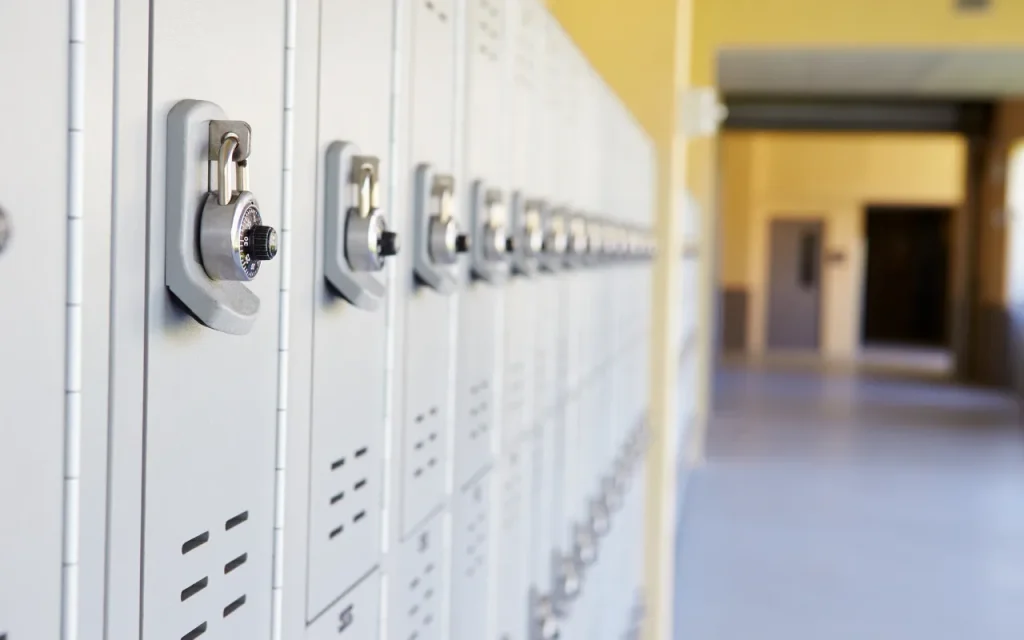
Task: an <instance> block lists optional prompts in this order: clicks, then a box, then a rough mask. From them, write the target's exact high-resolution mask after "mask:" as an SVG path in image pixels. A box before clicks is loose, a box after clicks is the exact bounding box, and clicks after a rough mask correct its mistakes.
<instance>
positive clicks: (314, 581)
mask: <svg viewBox="0 0 1024 640" xmlns="http://www.w3.org/2000/svg"><path fill="white" fill-rule="evenodd" d="M309 8H310V9H313V7H312V6H310V7H309ZM394 18H395V16H394V3H392V2H380V3H374V4H373V5H370V6H367V5H365V4H364V3H361V2H357V1H356V0H332V1H330V2H323V3H321V4H320V8H319V19H320V29H319V33H318V37H317V38H315V39H311V40H309V41H300V45H299V46H300V47H305V46H309V45H311V44H312V43H317V42H318V43H319V46H318V51H317V54H318V56H319V60H320V61H321V63H320V64H319V65H317V67H316V68H317V74H318V82H317V85H316V86H317V93H316V96H317V97H318V99H319V103H318V105H317V110H316V116H315V118H316V122H317V127H316V133H315V135H316V146H315V154H316V159H317V163H316V167H317V168H316V184H315V203H316V212H317V216H316V224H315V227H313V228H308V229H306V228H305V227H304V230H305V231H306V232H307V234H309V235H307V239H306V240H305V242H304V244H305V246H309V245H308V242H309V241H310V240H312V246H313V247H314V248H315V258H314V261H313V265H312V267H313V269H312V273H309V272H308V271H307V272H305V273H303V275H304V276H306V277H309V278H311V279H312V281H313V292H312V298H313V317H312V325H313V326H312V340H311V343H310V346H311V355H310V358H311V364H312V374H311V375H312V380H311V382H312V400H311V407H310V423H311V435H310V442H309V461H310V465H311V466H310V469H309V483H310V487H309V525H308V527H309V530H308V540H309V549H308V557H307V561H306V562H307V571H308V587H307V589H308V610H307V616H309V619H312V618H313V617H315V616H317V615H318V614H319V613H320V612H321V611H323V610H324V609H325V608H326V607H327V606H329V605H330V604H331V603H332V602H333V601H334V600H335V599H337V598H338V597H339V596H340V595H341V594H342V593H344V592H346V591H347V590H348V589H350V588H352V587H353V585H355V584H356V583H357V582H358V581H359V580H361V579H362V578H363V577H364V576H365V575H366V574H367V573H368V572H369V571H371V570H372V569H373V568H375V567H376V566H377V565H378V564H379V562H380V554H381V544H380V533H381V517H382V513H381V507H382V491H383V487H382V481H383V471H384V468H383V456H384V451H383V448H384V433H385V415H384V412H385V406H386V403H385V400H386V399H385V395H384V393H385V389H386V385H387V378H386V376H387V373H388V366H387V339H388V324H387V317H386V304H385V303H386V296H387V279H386V275H385V266H386V265H387V264H388V263H390V261H391V259H390V257H389V255H386V254H387V253H388V252H387V251H383V250H384V249H385V246H384V245H385V244H386V243H387V242H393V241H394V239H395V238H394V237H393V236H388V235H387V234H393V233H395V232H394V231H393V229H396V228H397V227H398V226H400V225H399V223H398V222H397V221H396V220H394V218H395V217H396V216H397V215H398V213H399V210H398V209H396V208H394V207H392V206H391V202H390V194H389V193H388V191H389V190H388V188H387V186H388V184H389V180H390V178H391V171H392V168H391V167H392V164H391V163H392V158H391V152H390V129H391V117H390V110H389V109H388V108H387V107H388V105H389V104H390V100H391V82H392V75H393V72H394V64H395V61H394V50H395V47H394V42H393V37H392V25H393V21H394ZM322 61H331V62H330V63H329V64H324V63H323V62H322ZM301 62H302V63H303V64H310V65H312V64H314V59H313V57H312V56H309V57H303V58H301ZM353 87H358V90H359V99H358V100H353V99H352V90H353ZM302 97H303V98H307V99H308V98H312V96H311V95H306V94H304V95H303V96H302ZM299 108H300V109H302V111H301V113H302V114H303V115H305V114H306V113H308V111H307V110H306V109H305V107H304V106H302V105H300V107H299ZM309 133H312V132H309ZM302 148H303V149H304V151H305V152H308V151H310V150H311V149H309V148H308V147H305V146H304V147H302ZM307 166H308V165H306V166H304V167H303V168H306V167H307ZM307 170H308V169H307ZM299 177H301V178H305V176H299ZM301 184H302V186H303V188H308V186H309V180H308V178H307V179H304V181H303V182H302V183H301ZM389 218H391V219H390V220H389ZM371 219H375V220H376V222H371ZM307 226H309V225H307ZM368 234H369V237H368ZM367 248H369V249H370V252H369V253H367ZM297 275H298V274H297ZM303 312H304V310H297V311H296V313H297V315H296V318H297V319H299V320H305V321H307V322H308V320H306V318H305V317H304V313H303Z"/></svg>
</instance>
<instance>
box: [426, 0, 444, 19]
mask: <svg viewBox="0 0 1024 640" xmlns="http://www.w3.org/2000/svg"><path fill="white" fill-rule="evenodd" d="M423 5H424V6H425V7H426V8H427V11H430V12H432V13H436V14H437V19H438V20H440V21H441V22H448V14H447V13H445V12H444V11H443V10H442V9H441V8H440V7H437V6H436V5H435V4H434V3H433V2H431V1H430V0H427V1H426V2H424V3H423Z"/></svg>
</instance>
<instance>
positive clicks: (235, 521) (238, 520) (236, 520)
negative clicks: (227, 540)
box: [224, 511, 249, 531]
mask: <svg viewBox="0 0 1024 640" xmlns="http://www.w3.org/2000/svg"><path fill="white" fill-rule="evenodd" d="M248 519H249V512H248V511H243V512H242V513H240V514H238V515H237V516H235V517H233V518H229V519H228V521H227V522H225V523H224V530H225V531H231V530H232V529H234V528H235V527H237V526H238V525H240V524H242V523H243V522H245V521H246V520H248Z"/></svg>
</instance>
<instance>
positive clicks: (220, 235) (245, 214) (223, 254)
mask: <svg viewBox="0 0 1024 640" xmlns="http://www.w3.org/2000/svg"><path fill="white" fill-rule="evenodd" d="M219 125H220V123H219V122H211V123H210V135H211V140H210V142H211V145H212V144H214V143H215V141H216V144H218V145H219V150H218V153H217V175H218V180H217V191H216V192H212V191H211V192H210V193H208V194H207V196H206V202H205V204H204V205H203V211H202V214H201V217H200V221H199V255H200V260H201V261H202V264H203V269H204V270H205V271H206V273H207V275H208V276H210V279H212V280H233V281H236V282H247V281H249V280H252V279H253V278H255V277H256V274H257V273H259V270H260V263H262V262H265V261H267V260H272V259H273V258H274V256H276V255H277V231H276V230H275V229H274V228H273V227H269V226H266V225H264V224H263V218H262V217H261V216H260V207H259V203H258V202H257V201H256V198H255V196H253V194H252V192H251V191H249V163H248V159H247V158H248V153H247V152H248V145H246V146H245V148H242V147H241V145H240V140H239V132H237V131H231V130H226V131H223V133H220V130H221V129H222V127H221V126H219ZM217 133H220V135H216V134H217ZM215 136H216V137H215ZM232 168H234V169H235V171H234V175H232V171H231V169H232ZM232 182H233V183H234V188H232Z"/></svg>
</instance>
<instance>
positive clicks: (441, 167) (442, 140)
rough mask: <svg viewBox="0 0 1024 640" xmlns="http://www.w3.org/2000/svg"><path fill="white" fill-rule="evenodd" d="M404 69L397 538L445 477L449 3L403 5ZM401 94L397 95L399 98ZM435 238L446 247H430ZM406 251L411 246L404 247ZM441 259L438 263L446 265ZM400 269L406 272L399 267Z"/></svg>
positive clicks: (450, 239) (454, 232)
mask: <svg viewBox="0 0 1024 640" xmlns="http://www.w3.org/2000/svg"><path fill="white" fill-rule="evenodd" d="M406 11H407V13H408V20H407V27H406V30H404V31H403V32H402V33H400V34H399V37H400V38H403V39H406V40H401V41H400V42H399V45H398V47H399V50H401V49H402V42H407V43H408V46H407V47H406V54H405V58H404V60H403V61H402V63H401V64H402V65H403V68H407V69H408V73H407V74H406V89H407V93H406V97H405V99H404V101H403V103H402V104H401V105H400V106H399V109H400V114H401V115H400V122H399V132H400V133H406V134H407V139H406V140H405V141H404V143H403V145H402V147H401V148H402V149H403V151H402V152H403V153H404V154H405V156H404V157H405V158H406V160H407V162H408V165H406V168H405V175H403V176H401V177H400V179H399V190H400V191H401V192H402V193H403V200H402V201H403V203H404V204H403V206H405V207H406V208H407V210H409V211H410V218H409V224H408V225H407V226H406V231H405V235H407V236H408V237H409V239H410V243H411V244H412V246H411V247H407V250H406V251H404V252H403V258H402V260H401V261H400V268H403V269H408V270H407V271H405V273H406V274H408V275H406V276H400V277H399V278H398V286H399V287H400V291H401V293H402V295H403V298H404V303H403V304H404V309H403V310H402V311H403V314H404V315H403V323H404V335H403V336H402V339H401V340H400V341H399V343H398V344H397V346H396V351H397V352H398V353H401V354H403V356H402V357H403V360H402V362H401V363H400V368H399V369H398V373H397V375H399V376H401V378H402V385H401V391H400V393H401V394H402V398H403V400H402V403H401V408H400V414H399V415H400V424H401V435H400V438H399V442H400V452H399V454H400V455H398V456H396V459H397V460H399V464H400V469H399V478H398V487H399V491H398V494H399V496H400V505H401V507H400V518H399V520H398V524H397V526H398V531H399V533H400V536H402V537H404V536H407V535H409V534H410V533H411V532H412V531H413V530H414V529H415V528H416V526H417V525H419V524H421V523H423V522H424V521H425V520H426V519H427V518H428V517H429V516H430V515H431V514H432V513H434V512H436V511H438V510H439V509H441V508H442V506H443V504H444V500H445V496H446V491H447V487H446V477H447V473H448V464H449V460H448V438H449V434H448V422H449V415H450V405H449V391H450V388H451V387H450V384H449V364H450V363H451V357H452V353H451V347H452V338H453V337H454V336H453V333H452V328H453V327H452V321H453V320H455V319H456V317H455V315H454V314H453V300H452V298H451V297H450V294H452V293H453V292H454V288H455V272H454V266H453V265H455V264H456V263H457V262H458V261H459V260H461V254H462V253H465V250H466V249H467V248H468V247H467V240H466V235H465V233H464V232H463V231H462V230H461V229H460V228H459V227H458V224H457V218H456V214H455V212H454V208H453V202H454V198H455V197H456V194H457V191H456V189H458V188H459V187H460V186H461V185H459V184H456V179H455V156H454V139H455V137H454V131H453V126H454V121H455V113H456V111H455V107H456V91H455V88H456V83H455V78H456V76H455V71H456V63H455V42H456V40H455V38H456V20H457V18H458V17H459V16H457V15H456V12H455V3H454V2H453V0H429V1H427V0H422V1H421V0H417V1H415V2H410V3H408V6H407V7H406ZM399 95H401V91H400V92H399ZM438 238H440V239H441V240H442V244H440V245H434V244H432V243H433V241H435V240H437V239H438ZM407 244H409V243H407ZM442 258H443V259H442ZM403 265H404V266H403Z"/></svg>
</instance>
